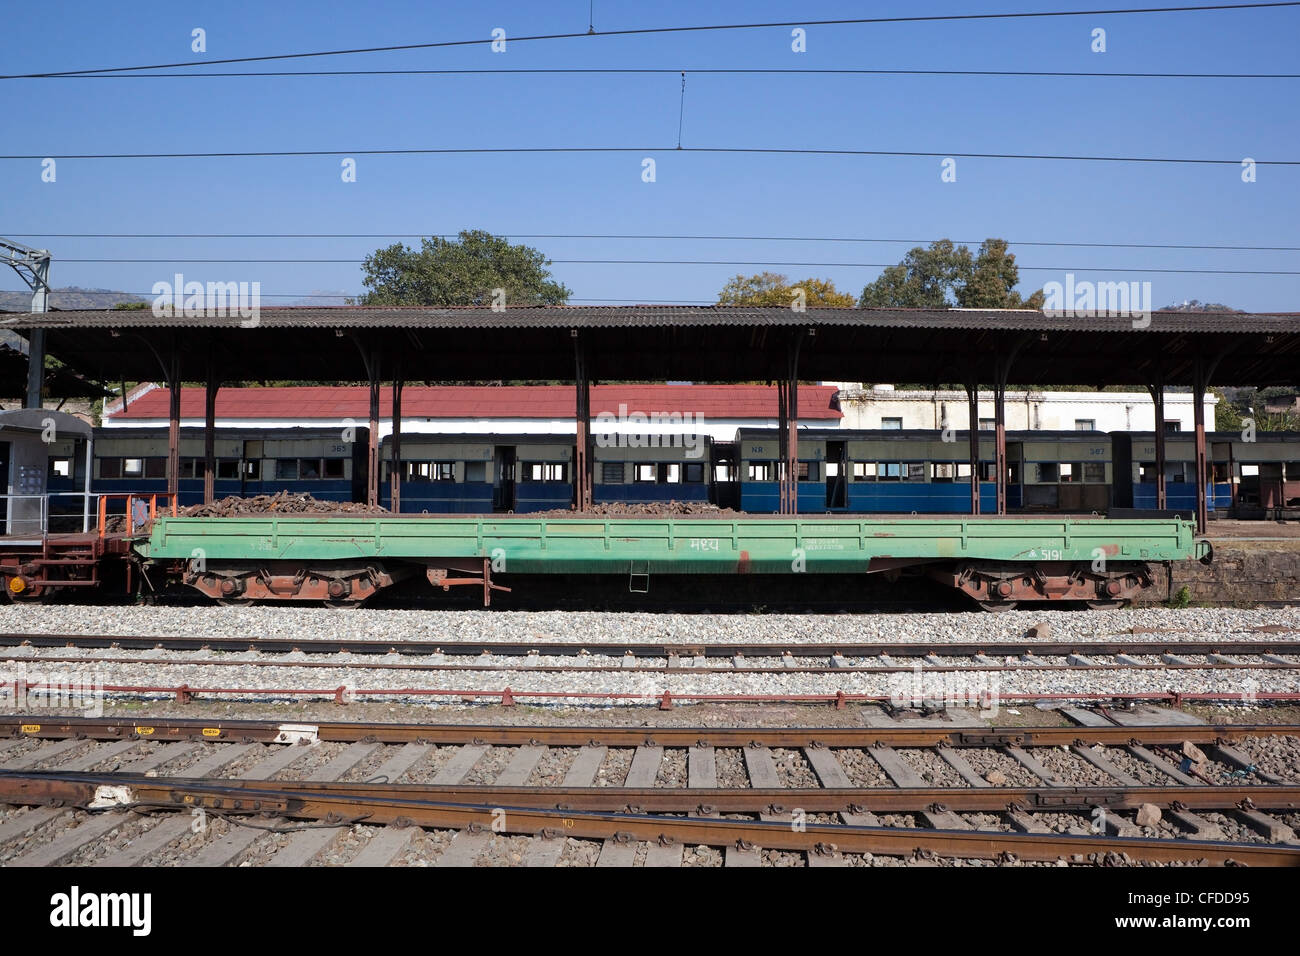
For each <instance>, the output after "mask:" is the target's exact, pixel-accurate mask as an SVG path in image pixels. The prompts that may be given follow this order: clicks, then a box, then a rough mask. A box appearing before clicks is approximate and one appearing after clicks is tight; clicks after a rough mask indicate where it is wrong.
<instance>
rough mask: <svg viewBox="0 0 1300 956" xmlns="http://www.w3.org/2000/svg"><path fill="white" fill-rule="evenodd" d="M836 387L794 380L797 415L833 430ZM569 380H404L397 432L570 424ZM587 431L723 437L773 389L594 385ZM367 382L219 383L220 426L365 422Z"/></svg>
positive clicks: (769, 418) (185, 393)
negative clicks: (504, 383)
mask: <svg viewBox="0 0 1300 956" xmlns="http://www.w3.org/2000/svg"><path fill="white" fill-rule="evenodd" d="M836 391H837V390H836V388H835V386H833V385H802V386H800V388H799V420H800V421H801V422H805V423H807V424H809V425H815V426H816V427H818V428H838V427H839V424H840V420H841V418H842V415H841V414H840V411H839V408H838V406H837V403H836V400H835V395H836ZM203 397H204V396H203V389H202V388H186V389H183V390H182V392H181V427H183V428H191V427H193V428H202V427H203ZM167 406H168V394H167V389H165V388H161V387H156V386H155V387H154V388H152V389H151V390H149V391H147V392H145V393H144V394H142V395H136V396H134V397H133V398H132V399H131V400H130V401H129V402H128V405H127V408H126V410H125V411H122V410H121V409H120V403H119V404H118V406H117V407H110V409H109V411H108V413H107V414H106V415H105V417H104V426H105V427H108V428H133V427H135V428H142V427H150V428H156V427H159V426H163V427H165V426H166V425H167ZM574 409H575V393H574V388H573V386H572V385H511V386H459V385H431V386H415V385H408V386H407V387H406V388H405V389H403V391H402V433H403V434H411V433H446V434H478V433H482V434H556V433H566V432H569V433H571V432H573V431H574V430H575V428H574ZM591 411H592V420H593V422H592V424H593V427H592V430H593V433H595V434H600V433H602V432H605V433H615V432H624V433H647V434H654V433H671V432H681V431H685V432H690V433H694V434H709V435H712V436H713V437H714V438H718V439H721V440H723V441H731V440H733V439H734V438H735V434H736V429H737V428H742V427H744V428H761V427H775V426H776V424H777V399H776V389H775V388H774V387H770V386H766V385H593V386H592V388H591ZM379 414H380V427H379V431H380V437H382V436H384V435H387V434H388V433H389V432H391V431H392V422H391V415H392V391H391V389H384V390H383V392H382V393H381V395H380V402H379ZM369 416H370V397H369V389H367V388H366V387H365V386H317V387H286V388H223V389H221V390H220V391H219V392H218V393H217V409H216V419H217V427H218V428H249V427H253V428H260V427H264V428H295V427H299V428H305V427H316V426H340V427H341V426H344V425H347V424H358V425H359V424H364V423H365V422H366V420H367V419H368V418H369Z"/></svg>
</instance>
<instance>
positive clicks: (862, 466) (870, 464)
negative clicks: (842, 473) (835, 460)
mask: <svg viewBox="0 0 1300 956" xmlns="http://www.w3.org/2000/svg"><path fill="white" fill-rule="evenodd" d="M853 480H854V481H875V480H876V463H875V462H874V461H855V462H854V463H853Z"/></svg>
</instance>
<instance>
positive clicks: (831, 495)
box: [826, 441, 849, 508]
mask: <svg viewBox="0 0 1300 956" xmlns="http://www.w3.org/2000/svg"><path fill="white" fill-rule="evenodd" d="M848 464H849V458H848V452H847V446H846V445H845V443H844V442H842V441H828V442H827V443H826V507H827V508H843V507H846V505H847V503H848V485H847V484H846V482H847V481H848V475H847V474H846V472H847V471H848Z"/></svg>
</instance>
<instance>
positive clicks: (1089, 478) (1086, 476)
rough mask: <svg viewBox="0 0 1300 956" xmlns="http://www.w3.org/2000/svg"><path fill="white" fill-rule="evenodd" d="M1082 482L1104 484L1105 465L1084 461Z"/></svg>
mask: <svg viewBox="0 0 1300 956" xmlns="http://www.w3.org/2000/svg"><path fill="white" fill-rule="evenodd" d="M1083 480H1084V482H1085V483H1086V484H1089V485H1100V484H1104V483H1105V481H1106V463H1105V462H1104V461H1085V462H1084V463H1083ZM1224 480H1225V481H1226V480H1227V479H1226V478H1225V479H1224Z"/></svg>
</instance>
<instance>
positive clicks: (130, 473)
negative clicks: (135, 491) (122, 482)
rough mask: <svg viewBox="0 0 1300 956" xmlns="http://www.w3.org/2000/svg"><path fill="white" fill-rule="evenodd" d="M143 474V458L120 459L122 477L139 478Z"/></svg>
mask: <svg viewBox="0 0 1300 956" xmlns="http://www.w3.org/2000/svg"><path fill="white" fill-rule="evenodd" d="M143 474H144V459H143V458H123V459H122V477H124V478H139V477H140V476H141V475H143Z"/></svg>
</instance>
